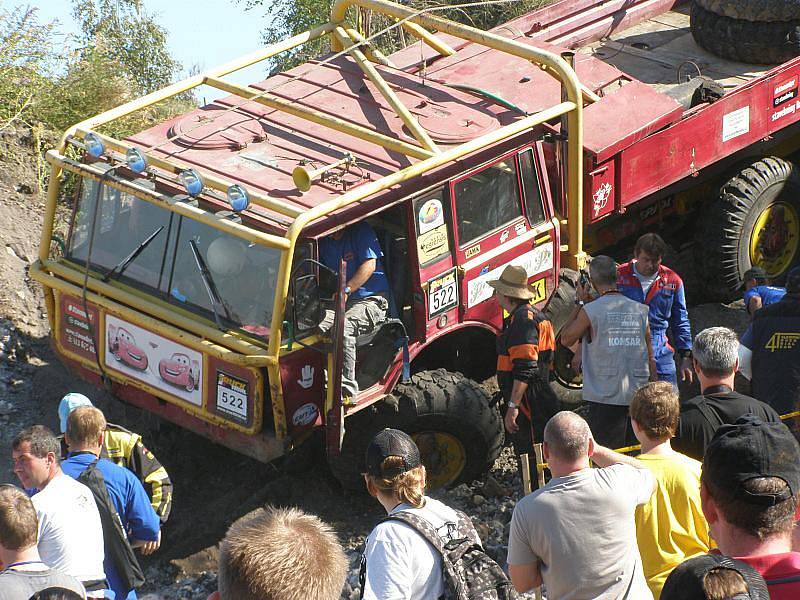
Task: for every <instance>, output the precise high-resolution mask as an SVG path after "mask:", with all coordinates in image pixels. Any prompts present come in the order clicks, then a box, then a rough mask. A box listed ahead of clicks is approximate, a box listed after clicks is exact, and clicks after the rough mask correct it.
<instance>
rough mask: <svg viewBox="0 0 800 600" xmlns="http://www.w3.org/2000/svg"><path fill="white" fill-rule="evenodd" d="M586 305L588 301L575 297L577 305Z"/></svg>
mask: <svg viewBox="0 0 800 600" xmlns="http://www.w3.org/2000/svg"><path fill="white" fill-rule="evenodd" d="M584 305H586V302H584V301H583V300H581V299H580V298H575V306H584Z"/></svg>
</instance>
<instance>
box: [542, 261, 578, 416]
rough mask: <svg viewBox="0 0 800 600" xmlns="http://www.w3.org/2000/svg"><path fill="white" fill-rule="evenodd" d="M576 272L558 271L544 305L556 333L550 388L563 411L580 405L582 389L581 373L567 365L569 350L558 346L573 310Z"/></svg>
mask: <svg viewBox="0 0 800 600" xmlns="http://www.w3.org/2000/svg"><path fill="white" fill-rule="evenodd" d="M577 281H578V273H576V272H575V271H573V270H571V269H561V272H560V273H559V276H558V287H557V288H556V290H555V292H553V295H552V296H551V298H550V302H548V303H547V307H546V308H545V310H544V313H545V314H546V315H547V318H548V319H550V322H551V323H552V324H553V331H555V334H556V355H555V360H554V369H553V379H552V380H551V382H550V385H551V386H552V388H553V391H554V392H555V393H556V396H558V399H559V401H560V402H561V403H562V404H563V405H564V407H565V408H570V407H573V406H575V405H577V404H580V403H581V400H582V399H581V388H582V387H583V384H582V381H581V377H580V374H577V373H575V372H574V371H573V370H572V369H571V368H570V366H569V363H570V361H571V360H572V351H571V350H570V349H569V348H566V347H565V346H562V345H561V343H559V333H560V332H561V328H562V327H564V325H566V322H567V318H568V317H569V315H570V313H572V309H573V308H575V288H576V282H577Z"/></svg>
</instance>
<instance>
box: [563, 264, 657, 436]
mask: <svg viewBox="0 0 800 600" xmlns="http://www.w3.org/2000/svg"><path fill="white" fill-rule="evenodd" d="M589 277H590V280H591V283H592V285H593V286H594V289H595V290H596V291H597V293H598V294H599V295H598V296H597V297H595V298H594V299H591V298H590V296H589V292H588V289H587V287H588V286H583V285H581V284H580V282H579V283H578V289H577V297H576V298H575V309H574V310H573V312H572V314H571V315H570V317H569V318H568V319H567V324H566V325H565V327H564V329H563V330H562V331H561V343H562V344H564V345H565V346H571V345H572V344H574V343H576V342H578V341H579V340H580V342H581V344H580V345H581V355H582V358H581V361H580V362H581V369H582V370H583V399H584V400H586V402H587V403H588V408H589V411H588V413H587V415H586V420H587V421H588V422H589V425H590V427H591V429H592V434H593V435H594V436H595V437H596V438H597V441H598V442H600V443H601V444H603V445H605V446H609V447H611V448H619V447H621V446H627V445H629V444H635V443H636V437H635V436H634V435H633V429H631V425H630V421H629V420H628V406H630V403H631V398H632V397H633V394H634V393H635V392H636V390H638V389H639V388H640V387H641V386H643V385H644V384H646V383H647V382H648V381H655V379H656V378H657V376H658V373H657V372H656V371H657V368H656V363H655V360H654V358H653V349H652V345H651V343H650V327H649V324H648V316H647V312H648V308H647V306H645V305H644V304H640V303H639V302H636V301H635V300H631V299H630V298H626V297H625V296H624V295H622V294H621V293H620V292H619V290H617V263H616V262H614V259H613V258H611V257H608V256H596V257H595V258H594V259H592V262H591V263H590V264H589Z"/></svg>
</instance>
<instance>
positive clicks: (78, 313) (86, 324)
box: [58, 296, 102, 360]
mask: <svg viewBox="0 0 800 600" xmlns="http://www.w3.org/2000/svg"><path fill="white" fill-rule="evenodd" d="M97 322H98V321H97V309H96V308H94V307H93V306H90V305H88V304H87V305H86V309H85V310H84V304H83V302H82V301H81V300H78V299H77V298H73V297H72V296H61V323H60V327H61V331H60V332H59V336H58V339H59V340H60V342H61V343H62V344H63V346H64V348H65V349H66V350H69V351H70V352H74V353H75V354H77V355H78V356H82V357H83V358H88V359H90V360H94V359H95V352H96V350H95V344H94V340H95V339H97V338H96V336H97V335H102V333H100V332H98V331H97ZM93 336H95V337H94V338H93Z"/></svg>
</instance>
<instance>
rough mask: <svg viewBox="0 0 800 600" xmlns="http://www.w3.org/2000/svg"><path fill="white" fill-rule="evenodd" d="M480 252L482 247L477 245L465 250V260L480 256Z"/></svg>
mask: <svg viewBox="0 0 800 600" xmlns="http://www.w3.org/2000/svg"><path fill="white" fill-rule="evenodd" d="M480 252H481V245H480V244H475V245H474V246H472V247H470V248H467V249H466V250H464V258H467V259H470V258H472V257H473V256H475V255H476V254H480Z"/></svg>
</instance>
